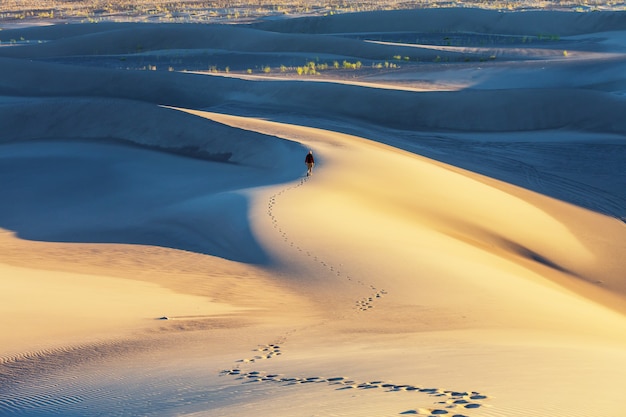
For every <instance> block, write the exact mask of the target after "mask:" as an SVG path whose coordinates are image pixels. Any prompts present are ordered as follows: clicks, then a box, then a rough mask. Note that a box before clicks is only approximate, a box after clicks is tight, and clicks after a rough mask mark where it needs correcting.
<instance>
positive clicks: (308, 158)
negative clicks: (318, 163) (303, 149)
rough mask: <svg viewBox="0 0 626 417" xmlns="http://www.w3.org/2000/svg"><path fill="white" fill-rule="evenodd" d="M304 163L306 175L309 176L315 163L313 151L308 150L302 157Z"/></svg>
mask: <svg viewBox="0 0 626 417" xmlns="http://www.w3.org/2000/svg"><path fill="white" fill-rule="evenodd" d="M304 163H305V164H306V166H307V172H306V176H307V177H309V176H311V175H313V165H315V158H313V151H309V153H308V154H306V157H305V158H304Z"/></svg>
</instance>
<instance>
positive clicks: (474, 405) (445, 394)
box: [220, 177, 488, 417]
mask: <svg viewBox="0 0 626 417" xmlns="http://www.w3.org/2000/svg"><path fill="white" fill-rule="evenodd" d="M309 179H310V177H304V178H302V179H301V180H300V181H299V182H297V183H295V184H293V185H291V186H289V187H287V188H284V189H282V190H281V191H279V192H277V193H276V194H274V195H272V196H271V197H270V198H269V202H268V206H267V214H268V216H269V217H270V220H271V222H272V226H273V227H274V228H275V229H276V230H277V232H278V233H279V234H280V236H281V238H282V240H283V241H284V242H285V243H286V244H287V245H289V246H290V247H293V248H294V249H295V250H297V251H299V252H301V253H303V254H305V255H306V256H308V257H310V258H311V259H312V260H313V261H314V262H317V263H319V264H320V265H322V266H323V267H324V268H326V269H327V270H328V271H329V272H330V273H331V274H332V275H335V276H337V277H338V278H339V279H346V280H348V281H350V282H352V283H353V284H355V285H359V286H362V287H364V288H367V290H368V291H369V293H368V294H367V295H366V296H364V297H363V298H361V299H359V300H356V301H355V303H354V310H356V311H357V312H367V311H370V310H371V309H372V308H374V306H375V303H376V302H377V301H378V300H380V299H381V298H382V297H383V296H384V295H385V294H387V291H385V290H384V289H378V288H376V287H375V286H374V285H368V284H366V283H364V282H362V281H361V280H359V279H355V278H353V277H351V276H350V275H347V274H345V273H344V272H343V271H342V270H340V269H339V268H337V267H336V266H335V265H332V264H330V263H328V262H326V261H325V260H324V259H322V258H320V257H319V256H317V255H315V254H314V253H312V252H311V251H310V250H306V249H305V248H302V247H301V246H300V245H299V244H298V243H297V242H295V241H294V240H292V239H291V238H290V237H289V235H288V233H287V232H286V231H285V230H284V227H282V226H281V224H280V221H279V219H278V218H277V216H276V214H275V213H274V207H275V206H276V204H277V202H278V201H279V200H280V197H281V196H282V195H284V194H285V193H288V192H290V191H292V190H294V189H297V188H299V187H302V186H303V185H304V184H306V182H307V181H308V180H309ZM286 341H287V336H284V337H281V338H280V342H277V343H269V344H265V345H259V346H258V347H257V348H256V349H254V350H253V351H252V352H253V355H251V356H250V357H248V358H243V359H240V360H237V361H236V363H237V365H236V366H235V367H233V368H231V369H225V370H222V371H221V372H220V376H230V377H234V378H235V379H237V380H240V381H241V382H242V383H244V384H251V383H274V384H282V385H284V386H291V385H307V384H326V385H327V386H329V387H330V388H332V389H335V390H383V391H384V392H406V393H411V394H421V395H427V396H429V397H432V398H436V399H438V401H436V402H435V403H434V406H433V407H421V408H415V409H410V410H405V411H402V412H399V414H400V415H423V416H431V417H433V416H449V417H469V416H468V415H466V414H463V413H464V412H470V411H472V410H476V409H480V408H481V407H484V406H485V404H484V401H485V400H488V397H487V396H486V395H484V394H481V393H479V392H476V391H452V390H445V389H441V388H428V387H423V386H418V385H399V384H394V383H391V382H385V381H379V380H373V381H355V380H353V379H350V378H348V377H346V376H331V377H323V376H318V375H314V376H287V375H282V374H279V373H269V372H264V371H257V370H244V369H241V367H242V366H248V365H250V364H255V363H258V362H259V361H263V360H269V359H273V358H276V357H278V356H281V355H282V354H283V351H282V348H281V345H283V344H284V343H285V342H286Z"/></svg>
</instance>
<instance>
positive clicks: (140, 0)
mask: <svg viewBox="0 0 626 417" xmlns="http://www.w3.org/2000/svg"><path fill="white" fill-rule="evenodd" d="M453 6H454V7H480V8H489V9H501V10H514V9H515V10H520V9H522V10H523V9H539V8H540V9H570V10H571V9H577V10H581V11H583V10H585V11H586V10H624V9H626V6H625V5H624V2H621V1H605V0H553V1H545V0H544V1H542V0H519V1H486V0H461V1H449V0H413V1H399V0H385V1H377V0H313V1H300V0H234V1H227V0H180V1H174V0H89V1H80V2H78V1H75V0H3V1H2V5H1V6H0V22H3V21H4V22H7V21H8V22H10V21H23V20H38V19H40V20H61V19H64V20H67V19H73V20H78V21H93V22H97V21H103V20H113V21H124V20H137V19H143V20H148V21H170V22H176V21H178V22H218V21H227V22H245V21H250V20H254V19H257V18H260V17H264V16H281V15H289V16H294V15H328V14H335V13H349V12H359V11H368V10H390V9H408V8H424V7H453Z"/></svg>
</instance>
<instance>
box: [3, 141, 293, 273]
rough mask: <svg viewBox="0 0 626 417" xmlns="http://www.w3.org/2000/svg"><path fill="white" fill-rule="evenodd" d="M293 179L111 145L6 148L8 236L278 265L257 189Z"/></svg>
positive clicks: (43, 144)
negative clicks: (258, 232) (261, 226)
mask: <svg viewBox="0 0 626 417" xmlns="http://www.w3.org/2000/svg"><path fill="white" fill-rule="evenodd" d="M298 168H301V167H297V168H296V167H294V169H293V170H289V172H280V173H277V172H273V171H272V170H268V169H261V168H254V167H247V166H242V165H236V164H228V163H219V162H214V161H203V160H199V159H192V158H185V157H181V156H177V155H171V154H167V153H163V152H157V151H154V150H146V149H141V148H138V147H128V146H121V145H119V144H111V143H94V142H89V143H87V142H78V141H70V142H68V141H45V142H44V141H42V142H25V143H13V144H5V145H1V146H0V188H1V193H2V200H1V202H0V227H2V228H4V229H8V230H11V231H14V232H16V234H17V235H18V236H19V237H20V238H22V239H28V240H37V241H49V242H82V243H120V244H141V245H154V246H161V247H167V248H174V249H180V250H186V251H192V252H196V253H202V254H208V255H213V256H218V257H222V258H226V259H230V260H233V261H238V262H246V263H254V264H266V263H268V262H270V259H269V258H268V255H267V253H266V251H265V250H264V249H263V248H262V247H261V246H260V244H259V243H258V241H257V239H256V238H255V237H254V234H253V232H252V230H251V226H250V221H249V204H250V201H249V195H248V194H246V191H245V189H248V188H250V187H254V186H259V185H266V184H271V183H278V182H283V181H287V180H292V179H294V178H296V177H297V176H298V175H299V174H301V172H300V171H301V170H298Z"/></svg>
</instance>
